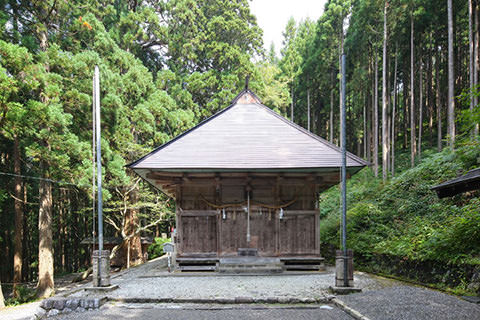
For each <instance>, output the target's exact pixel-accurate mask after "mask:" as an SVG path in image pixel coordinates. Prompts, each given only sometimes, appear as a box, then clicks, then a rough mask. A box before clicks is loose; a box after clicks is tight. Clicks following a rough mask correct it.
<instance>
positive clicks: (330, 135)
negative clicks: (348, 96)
mask: <svg viewBox="0 0 480 320" xmlns="http://www.w3.org/2000/svg"><path fill="white" fill-rule="evenodd" d="M334 79H335V77H334V74H333V71H332V73H331V81H332V82H331V83H332V90H330V121H329V125H328V126H329V131H330V133H329V139H330V142H331V143H333V92H334V90H335V87H334V86H333V83H334V82H333V80H334Z"/></svg>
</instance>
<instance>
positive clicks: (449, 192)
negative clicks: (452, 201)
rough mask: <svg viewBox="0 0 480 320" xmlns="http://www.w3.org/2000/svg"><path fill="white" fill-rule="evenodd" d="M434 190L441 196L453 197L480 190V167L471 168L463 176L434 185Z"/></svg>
mask: <svg viewBox="0 0 480 320" xmlns="http://www.w3.org/2000/svg"><path fill="white" fill-rule="evenodd" d="M432 190H435V191H436V192H437V195H438V197H439V198H445V197H451V196H454V195H456V194H459V193H462V192H467V191H472V190H480V168H477V169H473V170H470V171H469V172H467V173H466V174H464V175H463V176H460V177H457V178H455V179H452V180H448V181H445V182H444V183H441V184H439V185H437V186H434V187H432Z"/></svg>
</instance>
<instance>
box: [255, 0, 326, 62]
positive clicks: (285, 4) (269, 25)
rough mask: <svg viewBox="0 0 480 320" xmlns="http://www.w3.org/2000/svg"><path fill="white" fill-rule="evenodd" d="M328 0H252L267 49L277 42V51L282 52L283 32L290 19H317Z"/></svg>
mask: <svg viewBox="0 0 480 320" xmlns="http://www.w3.org/2000/svg"><path fill="white" fill-rule="evenodd" d="M325 2H326V0H251V1H250V9H251V12H252V13H253V14H254V15H255V16H256V17H257V22H258V25H259V26H260V28H262V29H263V43H264V46H265V49H267V50H268V49H269V48H270V43H272V41H273V43H274V44H275V51H276V52H277V54H279V52H280V48H281V46H282V39H283V37H282V32H283V31H284V30H285V26H286V25H287V21H288V19H290V17H293V18H294V19H295V21H297V22H298V21H300V20H302V19H306V18H307V17H308V18H310V19H311V20H314V21H316V20H317V19H318V18H319V17H320V15H321V14H322V12H323V7H324V6H325Z"/></svg>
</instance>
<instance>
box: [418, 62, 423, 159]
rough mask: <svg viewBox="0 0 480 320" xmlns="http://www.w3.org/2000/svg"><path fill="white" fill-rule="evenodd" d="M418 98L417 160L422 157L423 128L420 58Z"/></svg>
mask: <svg viewBox="0 0 480 320" xmlns="http://www.w3.org/2000/svg"><path fill="white" fill-rule="evenodd" d="M419 94H420V97H419V104H418V109H419V110H418V116H419V119H418V158H419V159H420V158H421V157H422V127H423V59H422V57H421V56H420V92H419Z"/></svg>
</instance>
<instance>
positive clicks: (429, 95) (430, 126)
mask: <svg viewBox="0 0 480 320" xmlns="http://www.w3.org/2000/svg"><path fill="white" fill-rule="evenodd" d="M430 40H432V34H430ZM430 44H431V45H430V50H429V51H428V55H429V57H428V58H427V61H428V70H427V87H426V89H427V109H428V130H429V138H430V139H429V140H430V141H429V142H430V143H429V144H430V146H433V143H434V136H433V114H434V109H433V105H434V104H433V98H432V90H433V88H434V87H435V83H434V81H433V79H434V77H433V52H432V48H433V43H432V41H430Z"/></svg>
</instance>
